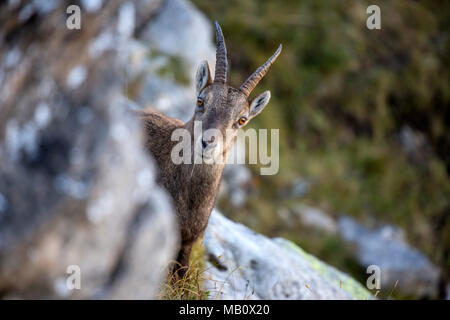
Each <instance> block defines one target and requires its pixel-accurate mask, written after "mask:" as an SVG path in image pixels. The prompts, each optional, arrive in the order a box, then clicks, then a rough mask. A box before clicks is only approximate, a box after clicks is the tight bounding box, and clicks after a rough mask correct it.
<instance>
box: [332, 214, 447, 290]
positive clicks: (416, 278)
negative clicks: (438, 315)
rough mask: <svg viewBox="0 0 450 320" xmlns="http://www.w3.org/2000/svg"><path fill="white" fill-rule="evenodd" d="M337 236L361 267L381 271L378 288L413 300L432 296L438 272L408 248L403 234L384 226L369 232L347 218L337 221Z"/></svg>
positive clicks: (428, 262)
mask: <svg viewBox="0 0 450 320" xmlns="http://www.w3.org/2000/svg"><path fill="white" fill-rule="evenodd" d="M339 233H340V234H341V236H342V237H343V238H344V240H346V241H348V242H350V243H352V244H353V245H354V246H355V248H356V253H355V254H356V258H357V259H358V261H359V262H360V264H361V265H362V266H364V267H367V266H369V265H377V266H378V267H380V270H381V289H382V290H391V288H394V285H395V283H396V282H397V281H398V282H397V285H396V288H395V290H398V291H399V292H401V293H403V294H406V295H413V296H416V297H424V296H428V297H435V296H436V295H437V290H438V285H439V275H440V270H439V268H438V267H436V266H435V265H433V264H432V263H431V262H430V261H429V260H428V258H427V257H426V256H425V255H423V254H422V253H421V252H419V251H418V250H416V249H414V248H412V247H410V246H409V245H408V244H407V243H406V242H405V239H404V235H403V233H402V232H401V231H400V230H398V229H396V228H394V227H392V226H385V227H381V228H379V229H376V230H368V229H366V228H365V227H363V226H361V225H360V224H358V223H357V222H356V221H354V220H353V219H351V218H349V217H342V218H340V220H339Z"/></svg>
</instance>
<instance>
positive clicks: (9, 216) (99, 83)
mask: <svg viewBox="0 0 450 320" xmlns="http://www.w3.org/2000/svg"><path fill="white" fill-rule="evenodd" d="M97 2H98V1H97ZM55 3H57V2H55ZM99 3H100V4H99V5H100V6H101V14H100V10H99V9H98V8H97V9H98V10H97V9H96V4H95V3H94V2H93V1H89V3H88V1H84V4H85V5H86V4H87V5H90V6H91V7H90V8H91V9H92V10H91V11H92V14H90V15H87V16H85V17H84V19H83V23H85V24H83V26H82V30H81V31H71V30H68V29H67V28H64V27H61V26H60V15H58V14H56V11H57V10H58V12H64V10H63V9H65V7H64V4H59V3H57V6H55V7H54V8H53V7H49V8H48V9H46V10H45V11H40V12H39V16H37V17H36V18H35V21H34V22H33V24H32V25H29V24H27V23H26V21H27V18H26V16H25V15H24V14H22V15H23V17H22V20H21V19H16V17H15V15H17V14H18V12H19V14H20V12H23V10H31V9H26V8H25V7H24V6H25V5H24V4H19V6H20V8H18V9H17V10H14V11H13V10H12V9H10V8H9V7H5V6H4V5H3V4H2V5H0V20H2V21H4V19H8V21H10V22H11V23H9V24H8V27H5V28H3V29H2V30H1V31H0V32H1V34H0V37H3V36H5V35H8V34H9V32H13V33H12V34H11V35H10V36H11V37H12V38H13V40H14V41H11V42H8V43H5V42H2V43H0V74H1V75H2V76H1V77H0V81H2V83H1V84H0V96H1V99H2V101H1V109H2V112H1V115H0V150H1V151H0V292H1V295H2V298H40V299H42V298H66V299H67V298H79V299H96V298H105V299H107V298H112V299H116V298H122V299H124V298H126V299H129V298H138V299H149V298H155V297H156V296H157V293H158V291H159V289H160V285H161V282H162V281H163V280H164V275H165V270H166V267H167V263H168V262H169V260H171V259H172V258H173V255H174V253H175V245H176V243H177V241H178V239H177V234H178V233H177V230H176V224H175V218H174V215H173V209H172V205H171V201H170V199H169V198H168V196H167V195H166V193H165V191H164V190H162V189H161V188H160V187H159V186H158V185H157V184H155V182H154V181H155V170H156V169H155V166H154V164H153V161H152V159H151V158H150V156H149V155H148V153H147V152H146V151H145V150H144V148H143V143H142V141H143V137H142V135H141V131H140V130H139V124H138V122H137V120H136V119H135V118H134V117H132V116H131V115H130V114H129V113H128V111H126V108H127V105H128V101H127V100H126V99H125V98H124V96H123V92H124V91H125V90H124V89H125V88H126V86H125V82H126V81H125V80H126V78H125V76H124V74H125V72H124V70H126V61H127V60H128V58H129V57H130V55H129V51H127V50H126V48H127V44H128V43H132V42H133V41H134V40H132V39H131V38H129V37H130V34H131V33H130V30H131V29H132V28H131V26H126V25H125V26H122V27H121V28H119V27H118V24H119V21H118V19H119V20H120V17H119V16H120V14H119V12H118V11H119V10H125V13H122V14H123V15H125V16H126V17H128V18H130V17H132V16H133V15H132V14H131V13H132V12H133V9H130V8H131V7H130V2H126V1H117V2H112V1H108V2H106V1H100V2H99ZM124 3H128V4H127V6H128V7H125V9H124V7H123V5H124ZM116 4H118V5H116ZM60 7H61V8H60ZM120 8H122V9H120ZM127 8H128V9H127ZM141 13H142V12H141ZM118 17H119V18H118ZM93 19H95V22H96V23H92V22H93ZM133 25H134V26H133V28H134V27H136V28H139V27H140V25H139V23H134V24H133ZM16 28H18V30H21V32H14V30H17V29H16ZM70 32H77V33H83V32H86V33H85V34H83V37H81V36H70V37H69V36H68V34H69V33H70ZM29 34H33V35H34V36H33V37H32V38H30V37H29V36H28V35H29ZM49 35H51V36H49ZM102 35H103V38H102ZM105 35H106V36H105ZM99 37H100V38H99ZM58 39H60V40H59V41H60V42H58ZM64 39H70V41H65V40H64ZM99 39H100V40H99ZM63 40H64V42H62V41H63ZM96 41H97V42H96ZM115 41H117V42H115ZM12 43H14V47H11V46H12ZM93 43H94V44H95V45H94V47H92V44H93ZM111 43H115V44H116V48H113V47H111ZM92 48H94V49H92ZM11 52H13V53H11ZM19 52H20V54H19ZM6 56H9V58H8V59H6V60H7V62H8V63H7V64H6V65H5V64H4V61H5V57H6ZM10 64H15V65H13V66H11V65H10ZM73 266H75V267H77V268H79V270H80V271H81V288H80V289H73V290H71V289H70V288H69V287H68V286H67V285H66V281H67V279H68V277H69V275H70V274H69V273H68V272H70V271H68V270H72V269H71V268H72V267H73Z"/></svg>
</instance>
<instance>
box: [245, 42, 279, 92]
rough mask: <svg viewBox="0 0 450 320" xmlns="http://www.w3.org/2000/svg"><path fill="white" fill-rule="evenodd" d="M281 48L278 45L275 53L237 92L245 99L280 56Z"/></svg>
mask: <svg viewBox="0 0 450 320" xmlns="http://www.w3.org/2000/svg"><path fill="white" fill-rule="evenodd" d="M282 48H283V46H282V45H281V44H280V45H279V47H278V49H277V51H275V53H274V54H273V55H272V56H271V57H270V58H269V59H268V60H267V61H266V63H264V64H263V65H262V66H260V67H259V68H258V69H256V71H255V72H253V74H252V75H251V76H250V77H248V79H247V80H245V82H244V83H243V84H242V85H241V86H240V88H239V90H240V91H241V92H242V93H243V94H245V95H246V96H247V97H248V96H249V95H250V93H251V92H252V90H253V89H255V87H256V85H257V84H258V82H259V81H260V80H261V79H262V78H263V77H264V76H265V74H266V72H267V70H269V68H270V66H271V65H272V63H274V62H275V60H276V59H277V58H278V56H279V55H280V52H281V49H282Z"/></svg>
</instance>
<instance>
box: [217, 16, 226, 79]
mask: <svg viewBox="0 0 450 320" xmlns="http://www.w3.org/2000/svg"><path fill="white" fill-rule="evenodd" d="M227 66H228V61H227V47H226V46H225V39H224V38H223V33H222V29H221V28H220V26H219V23H217V21H216V71H215V74H214V82H218V83H226V82H227Z"/></svg>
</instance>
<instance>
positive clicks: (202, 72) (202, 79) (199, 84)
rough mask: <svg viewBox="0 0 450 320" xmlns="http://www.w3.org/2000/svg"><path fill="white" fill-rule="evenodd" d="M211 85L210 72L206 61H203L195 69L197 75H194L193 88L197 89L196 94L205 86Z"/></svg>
mask: <svg viewBox="0 0 450 320" xmlns="http://www.w3.org/2000/svg"><path fill="white" fill-rule="evenodd" d="M211 83H212V79H211V72H210V71H209V65H208V61H206V60H203V61H202V63H200V66H199V67H198V69H197V74H196V75H195V88H196V89H197V94H199V93H200V91H202V90H203V88H205V87H206V86H207V85H210V84H211Z"/></svg>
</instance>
